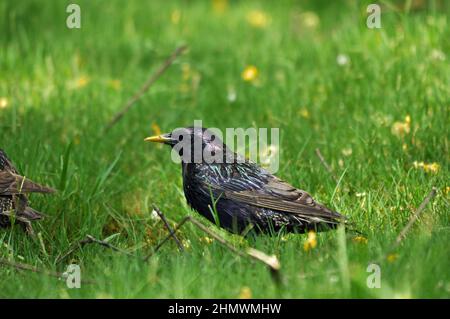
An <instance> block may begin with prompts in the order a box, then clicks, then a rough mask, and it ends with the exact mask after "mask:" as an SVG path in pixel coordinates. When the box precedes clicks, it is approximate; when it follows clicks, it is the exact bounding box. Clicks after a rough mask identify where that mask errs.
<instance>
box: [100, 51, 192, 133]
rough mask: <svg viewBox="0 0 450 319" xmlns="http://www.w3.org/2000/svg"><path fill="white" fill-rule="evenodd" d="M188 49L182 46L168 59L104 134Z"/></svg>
mask: <svg viewBox="0 0 450 319" xmlns="http://www.w3.org/2000/svg"><path fill="white" fill-rule="evenodd" d="M186 49H187V46H186V45H182V46H180V47H178V48H177V49H176V50H175V51H174V52H173V53H172V55H171V56H170V57H168V58H167V60H166V61H164V63H163V64H162V65H161V66H160V67H159V68H158V70H156V72H155V73H153V74H152V75H151V76H150V77H149V78H148V80H147V81H146V82H145V83H144V85H143V86H142V87H141V88H140V90H139V91H137V92H136V93H135V94H134V95H133V96H132V97H131V98H130V99H129V100H128V101H127V103H125V105H124V106H123V108H122V109H121V110H120V111H119V112H118V113H116V115H114V117H113V118H112V120H111V121H110V122H109V123H108V125H107V126H106V127H105V130H104V132H106V131H108V130H109V129H110V128H111V127H113V126H114V125H115V124H116V123H117V122H119V121H120V119H122V117H123V116H124V115H125V114H126V113H127V112H128V111H129V110H130V109H131V107H132V106H133V105H134V103H136V102H137V101H138V100H139V99H140V98H141V97H142V95H144V93H145V92H147V91H148V89H150V87H151V86H152V85H153V83H155V82H156V80H158V79H159V78H160V76H161V75H163V73H164V72H165V71H166V70H167V69H168V68H169V67H170V66H171V65H172V63H173V62H174V61H175V59H176V58H177V57H178V56H179V55H180V54H181V53H183V52H184V51H185V50H186Z"/></svg>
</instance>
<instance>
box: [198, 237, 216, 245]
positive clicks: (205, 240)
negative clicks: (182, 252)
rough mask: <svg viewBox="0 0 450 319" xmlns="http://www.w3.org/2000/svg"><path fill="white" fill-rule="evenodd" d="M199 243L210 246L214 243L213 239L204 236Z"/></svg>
mask: <svg viewBox="0 0 450 319" xmlns="http://www.w3.org/2000/svg"><path fill="white" fill-rule="evenodd" d="M200 241H202V242H204V243H206V244H211V243H212V242H213V241H214V239H212V238H211V237H208V236H205V237H203V238H200Z"/></svg>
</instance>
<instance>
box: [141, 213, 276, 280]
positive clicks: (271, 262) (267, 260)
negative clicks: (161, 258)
mask: <svg viewBox="0 0 450 319" xmlns="http://www.w3.org/2000/svg"><path fill="white" fill-rule="evenodd" d="M188 221H189V222H191V223H192V224H194V225H195V226H196V227H197V228H198V229H200V230H201V231H203V232H205V233H207V234H208V235H210V236H211V237H213V238H214V239H216V240H217V241H218V242H219V243H220V244H222V245H223V246H224V247H226V248H228V249H229V250H230V251H232V252H233V253H235V254H236V255H238V256H241V257H246V258H251V259H252V260H255V261H258V262H262V263H264V264H265V265H266V266H268V267H269V269H270V270H271V273H272V275H273V276H274V278H275V279H276V281H278V282H279V281H280V273H279V271H280V268H281V265H280V262H279V261H278V258H277V257H276V256H269V255H267V254H265V253H263V252H262V251H259V250H257V249H254V248H249V249H247V251H241V250H239V249H237V248H236V247H234V246H233V245H232V244H231V243H229V242H228V241H227V240H225V239H224V238H222V237H221V236H219V235H218V234H216V233H214V232H213V231H211V230H209V229H208V228H207V227H206V226H205V225H203V224H202V223H200V222H199V221H198V220H196V219H194V218H192V217H191V216H187V217H185V218H183V219H182V220H181V221H180V223H179V224H178V225H177V226H176V227H175V228H174V229H173V231H171V232H170V234H169V235H168V236H166V237H165V238H164V239H163V240H162V241H161V242H160V243H159V244H158V245H157V246H156V247H155V249H154V250H153V252H152V253H151V254H149V255H148V256H146V257H145V258H144V260H145V261H147V260H148V259H149V258H150V257H151V256H153V255H154V254H155V253H156V252H157V251H158V250H159V249H160V248H161V247H162V246H163V245H164V244H165V243H166V242H167V241H168V240H169V239H170V238H171V237H172V235H173V234H175V233H176V232H177V231H178V229H180V228H181V227H182V226H183V225H184V224H185V223H186V222H188Z"/></svg>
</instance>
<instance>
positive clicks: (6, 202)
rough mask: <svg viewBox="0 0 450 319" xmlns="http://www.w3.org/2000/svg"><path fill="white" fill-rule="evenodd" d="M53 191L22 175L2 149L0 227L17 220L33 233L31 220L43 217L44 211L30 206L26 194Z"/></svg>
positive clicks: (0, 159) (0, 160)
mask: <svg viewBox="0 0 450 319" xmlns="http://www.w3.org/2000/svg"><path fill="white" fill-rule="evenodd" d="M52 192H54V190H53V189H51V188H49V187H45V186H42V185H39V184H37V183H34V182H33V181H31V180H29V179H27V178H26V177H24V176H21V175H20V174H19V173H18V172H17V170H16V168H15V167H14V165H13V164H12V163H11V161H10V160H9V159H8V157H7V156H6V154H5V152H4V151H3V150H1V149H0V228H6V227H9V226H11V220H15V221H17V223H18V224H20V225H21V226H23V227H24V229H25V230H26V231H27V232H28V233H30V234H32V233H33V228H32V227H31V221H33V220H37V219H41V217H42V213H40V212H38V211H36V210H34V209H33V208H31V207H29V206H28V198H27V196H26V194H27V193H52Z"/></svg>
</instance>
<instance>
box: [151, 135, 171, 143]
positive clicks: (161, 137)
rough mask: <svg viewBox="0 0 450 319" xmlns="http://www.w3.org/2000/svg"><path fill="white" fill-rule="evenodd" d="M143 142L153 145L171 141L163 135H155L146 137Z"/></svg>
mask: <svg viewBox="0 0 450 319" xmlns="http://www.w3.org/2000/svg"><path fill="white" fill-rule="evenodd" d="M144 141H146V142H154V143H168V142H170V141H171V139H170V138H168V137H167V136H164V135H155V136H150V137H147V138H146V139H145V140H144Z"/></svg>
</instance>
